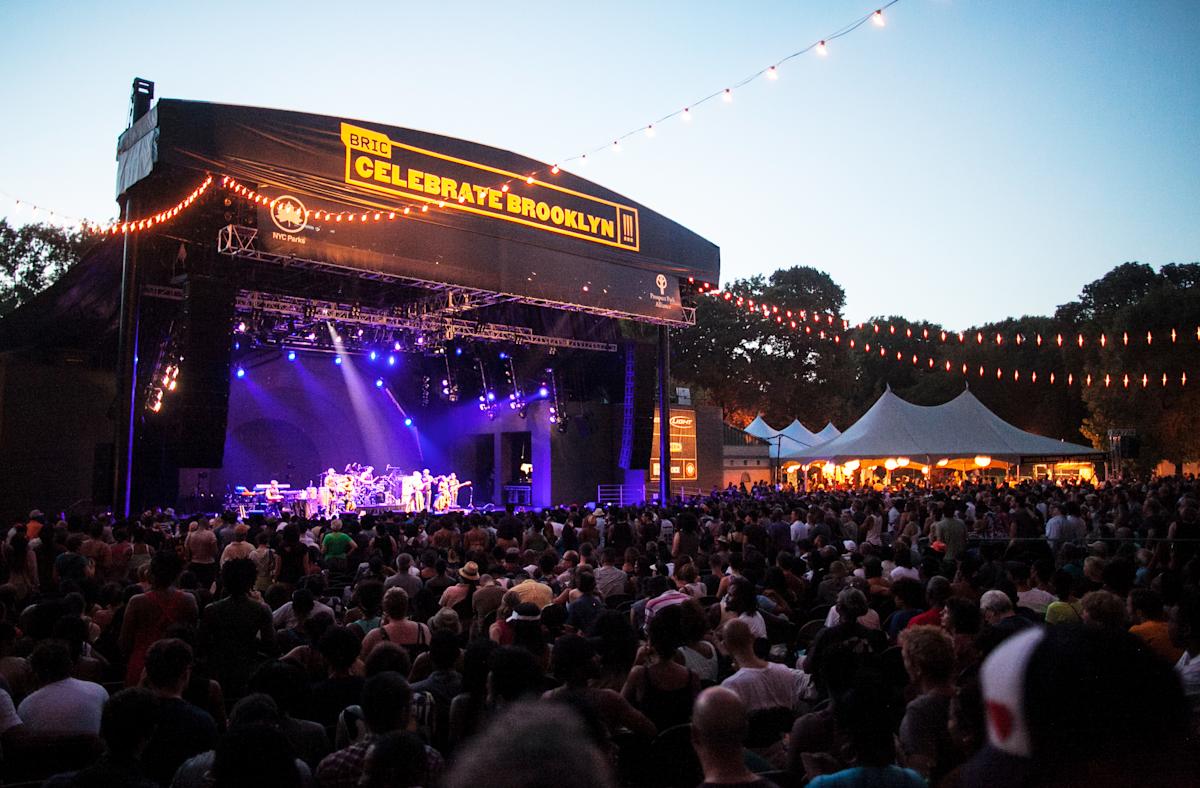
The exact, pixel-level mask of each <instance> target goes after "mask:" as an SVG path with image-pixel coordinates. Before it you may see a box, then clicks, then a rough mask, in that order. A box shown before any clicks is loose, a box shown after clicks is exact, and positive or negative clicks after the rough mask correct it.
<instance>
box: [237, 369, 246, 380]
mask: <svg viewBox="0 0 1200 788" xmlns="http://www.w3.org/2000/svg"><path fill="white" fill-rule="evenodd" d="M237 376H238V377H239V378H244V377H246V370H244V369H242V368H241V367H238V368H237Z"/></svg>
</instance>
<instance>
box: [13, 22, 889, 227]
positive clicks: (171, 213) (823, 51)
mask: <svg viewBox="0 0 1200 788" xmlns="http://www.w3.org/2000/svg"><path fill="white" fill-rule="evenodd" d="M898 2H900V0H889V1H888V2H886V3H884V4H883V5H882V6H879V7H878V8H876V9H875V10H873V11H871V12H869V13H867V14H865V15H863V16H860V17H858V18H856V19H854V20H853V21H851V22H850V23H848V24H846V25H843V26H842V27H840V28H838V29H837V30H835V31H833V32H832V33H830V34H828V35H826V36H825V37H824V38H820V39H817V40H816V41H814V42H812V43H811V44H809V45H808V46H806V47H803V48H801V49H798V50H796V51H795V52H792V53H791V54H789V55H786V56H784V57H782V58H779V59H778V60H776V61H775V62H774V63H771V64H770V65H767V66H765V67H764V68H761V69H759V70H758V71H755V72H754V73H752V74H749V75H748V76H745V77H743V78H742V79H740V80H736V81H734V82H733V83H731V84H730V85H729V86H728V87H724V88H721V89H720V90H716V91H713V92H711V93H709V94H707V95H706V96H704V97H703V98H701V99H698V100H697V101H693V102H692V103H690V104H687V105H684V106H683V107H682V108H681V109H677V110H675V111H673V112H670V113H668V114H666V115H664V116H662V117H661V118H659V119H658V120H656V121H653V122H651V123H648V124H646V125H645V126H639V127H638V128H636V129H632V130H630V131H627V132H625V133H623V134H619V135H617V136H616V137H615V138H613V140H612V142H611V143H607V144H605V145H601V146H599V147H596V148H593V149H590V150H587V151H584V152H581V153H577V154H575V155H572V156H568V157H566V158H565V159H563V160H562V161H564V162H579V163H581V164H583V163H586V162H587V158H588V155H589V154H594V153H597V152H599V151H602V150H605V149H606V148H612V149H613V150H616V151H618V152H619V151H620V149H621V143H622V142H623V141H624V140H627V139H629V138H630V137H633V136H634V135H637V134H644V135H645V136H646V137H653V136H654V135H655V132H656V130H657V128H658V126H659V125H660V124H662V123H664V122H666V121H669V120H671V119H673V118H681V119H682V120H683V121H685V122H686V121H690V120H691V119H692V117H693V115H694V112H693V110H694V109H695V108H696V107H699V106H701V105H704V104H706V103H708V102H710V101H713V100H714V99H716V98H718V97H720V98H722V99H723V100H724V101H725V102H732V100H733V92H734V91H735V90H738V89H740V88H742V87H744V86H746V85H747V84H749V83H751V82H754V81H756V80H758V79H768V80H772V81H773V80H776V79H778V78H779V69H780V66H782V65H783V64H785V63H787V62H788V61H791V60H793V59H795V58H798V57H800V56H802V55H805V54H808V53H810V52H813V53H816V54H817V55H818V56H821V57H824V56H826V55H827V54H828V52H829V43H830V42H831V41H835V40H837V39H839V38H842V37H843V36H846V35H849V34H850V33H852V32H854V31H855V30H858V29H859V28H860V27H862V26H863V25H865V24H867V22H871V23H873V24H874V25H875V26H876V27H884V26H885V25H886V19H885V16H884V11H885V10H886V9H888V8H891V7H892V6H894V5H895V4H896V3H898ZM561 171H562V168H561V167H560V165H559V164H558V163H555V164H552V165H550V167H548V168H546V169H537V170H533V171H531V172H528V173H526V174H525V175H524V176H523V177H521V178H509V179H508V180H505V181H503V182H502V183H500V185H499V186H497V187H495V189H496V190H497V191H500V192H502V193H508V192H509V191H510V190H511V188H512V187H513V185H514V184H517V183H518V182H519V181H523V182H524V183H525V185H527V186H533V185H536V184H537V183H538V178H539V177H545V176H546V175H551V176H553V175H558V174H559V173H560V172H561ZM209 184H211V179H209V180H208V181H207V182H206V183H205V184H204V186H203V189H201V190H200V191H199V192H198V193H197V192H193V194H192V195H190V197H189V199H187V200H184V201H181V202H180V203H179V204H178V205H176V206H174V207H173V208H172V209H169V210H168V211H163V212H160V213H159V214H155V215H154V216H153V217H150V218H151V219H152V220H153V221H148V220H139V221H138V222H112V223H108V224H103V223H98V222H90V221H87V220H81V219H76V218H74V217H67V216H64V215H63V214H61V213H56V212H54V211H52V210H49V209H45V208H41V207H40V206H34V205H32V204H31V203H28V202H25V201H22V200H20V199H17V198H10V199H12V200H13V201H14V204H15V205H16V206H17V207H18V209H20V208H21V207H22V206H25V205H29V206H31V207H32V209H33V211H34V215H35V216H36V215H37V214H38V213H39V212H45V213H46V214H47V215H48V216H50V217H61V218H64V219H68V220H69V222H70V224H72V225H73V226H76V227H78V228H79V229H82V230H85V231H93V232H102V233H111V234H123V233H129V232H137V231H140V230H144V229H147V228H149V227H153V226H156V225H159V224H162V223H163V222H165V221H169V220H171V219H173V218H174V217H175V216H177V215H178V214H179V213H180V212H181V211H182V210H184V209H186V208H187V207H189V206H190V205H191V203H192V202H194V201H195V199H196V198H198V197H199V196H200V194H203V190H204V189H207V188H208V185H209ZM247 191H249V192H251V193H254V192H253V190H249V189H247ZM0 194H3V193H2V192H0ZM5 196H7V195H5ZM258 196H262V195H258ZM433 202H434V204H436V205H437V206H438V207H440V208H444V207H445V206H446V201H445V200H435V201H433ZM458 202H459V203H463V202H466V200H465V199H464V198H461V197H460V198H459V199H458ZM418 210H420V211H421V212H422V213H427V212H428V211H429V203H426V204H423V205H421V206H419V209H418ZM412 212H413V207H412V206H409V207H404V208H402V209H400V210H399V211H368V212H364V213H357V212H351V211H338V212H332V213H331V212H328V211H316V212H310V215H311V216H312V217H313V218H316V219H318V220H319V219H322V218H328V219H329V220H330V221H334V222H352V221H358V222H367V221H369V220H371V219H373V220H375V221H382V219H383V218H385V217H386V218H388V219H395V218H397V216H398V215H400V216H403V215H409V214H411V213H412ZM134 225H136V226H134Z"/></svg>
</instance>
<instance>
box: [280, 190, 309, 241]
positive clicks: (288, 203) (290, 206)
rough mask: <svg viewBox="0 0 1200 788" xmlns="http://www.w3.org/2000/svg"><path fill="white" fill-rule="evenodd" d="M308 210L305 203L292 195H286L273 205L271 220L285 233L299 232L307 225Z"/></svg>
mask: <svg viewBox="0 0 1200 788" xmlns="http://www.w3.org/2000/svg"><path fill="white" fill-rule="evenodd" d="M307 215H308V212H307V211H306V210H305V209H304V203H302V202H300V200H299V199H297V198H295V197H292V196H291V195H284V196H282V197H280V198H279V199H277V200H276V201H275V204H274V205H273V206H272V207H271V221H272V222H274V223H275V226H276V227H278V228H279V229H280V230H283V231H284V232H285V233H298V232H300V231H301V230H303V229H304V227H305V217H306V216H307Z"/></svg>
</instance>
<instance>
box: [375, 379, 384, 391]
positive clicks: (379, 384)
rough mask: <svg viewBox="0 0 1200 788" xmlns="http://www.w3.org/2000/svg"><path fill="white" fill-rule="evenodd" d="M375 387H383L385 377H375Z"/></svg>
mask: <svg viewBox="0 0 1200 788" xmlns="http://www.w3.org/2000/svg"><path fill="white" fill-rule="evenodd" d="M375 388H377V389H381V388H383V378H375Z"/></svg>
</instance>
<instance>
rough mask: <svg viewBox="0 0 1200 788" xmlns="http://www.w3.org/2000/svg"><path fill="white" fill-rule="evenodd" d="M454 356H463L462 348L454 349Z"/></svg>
mask: <svg viewBox="0 0 1200 788" xmlns="http://www.w3.org/2000/svg"><path fill="white" fill-rule="evenodd" d="M454 355H456V356H461V355H462V348H460V347H456V348H454Z"/></svg>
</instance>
